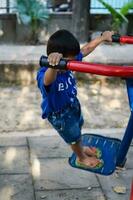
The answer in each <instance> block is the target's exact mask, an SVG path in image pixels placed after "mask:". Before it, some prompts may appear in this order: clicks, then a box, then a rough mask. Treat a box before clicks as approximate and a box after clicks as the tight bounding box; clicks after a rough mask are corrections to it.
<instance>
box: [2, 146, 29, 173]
mask: <svg viewBox="0 0 133 200" xmlns="http://www.w3.org/2000/svg"><path fill="white" fill-rule="evenodd" d="M5 173H11V174H12V173H29V160H28V148H27V147H5V148H0V174H5Z"/></svg>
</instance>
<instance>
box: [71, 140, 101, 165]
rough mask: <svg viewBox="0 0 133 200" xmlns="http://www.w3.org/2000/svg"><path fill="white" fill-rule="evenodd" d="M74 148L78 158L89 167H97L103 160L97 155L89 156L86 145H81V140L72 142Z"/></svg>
mask: <svg viewBox="0 0 133 200" xmlns="http://www.w3.org/2000/svg"><path fill="white" fill-rule="evenodd" d="M71 148H72V150H73V151H74V152H75V153H76V155H77V157H78V158H77V160H78V161H79V162H80V163H82V164H84V165H86V166H87V167H92V168H93V167H96V166H97V165H98V164H99V163H101V161H100V160H99V159H97V158H96V157H95V156H93V157H92V156H89V155H87V154H86V153H85V149H84V147H83V146H82V145H81V141H78V142H76V143H75V144H71Z"/></svg>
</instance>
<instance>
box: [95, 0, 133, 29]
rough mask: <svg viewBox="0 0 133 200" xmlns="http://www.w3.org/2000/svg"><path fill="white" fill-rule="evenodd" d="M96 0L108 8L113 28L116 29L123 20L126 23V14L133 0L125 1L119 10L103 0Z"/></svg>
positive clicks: (132, 6)
mask: <svg viewBox="0 0 133 200" xmlns="http://www.w3.org/2000/svg"><path fill="white" fill-rule="evenodd" d="M98 1H99V2H100V3H101V4H103V5H104V7H105V8H106V9H108V11H109V12H110V13H111V15H112V18H113V21H112V28H113V30H115V31H118V30H119V28H120V27H121V26H122V24H123V23H124V22H125V23H126V24H127V23H128V19H127V17H126V15H127V14H128V12H129V10H130V9H132V8H133V0H131V1H129V2H128V3H125V4H124V6H123V7H122V8H121V9H120V11H119V12H118V11H117V10H116V9H115V8H113V7H112V6H111V5H110V4H108V3H107V2H105V1H104V0H98Z"/></svg>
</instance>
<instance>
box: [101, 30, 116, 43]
mask: <svg viewBox="0 0 133 200" xmlns="http://www.w3.org/2000/svg"><path fill="white" fill-rule="evenodd" d="M112 35H114V31H104V32H103V33H102V36H101V38H102V40H103V41H108V42H112Z"/></svg>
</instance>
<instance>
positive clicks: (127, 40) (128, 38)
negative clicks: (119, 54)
mask: <svg viewBox="0 0 133 200" xmlns="http://www.w3.org/2000/svg"><path fill="white" fill-rule="evenodd" d="M120 43H126V44H133V37H132V36H121V37H120Z"/></svg>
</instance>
